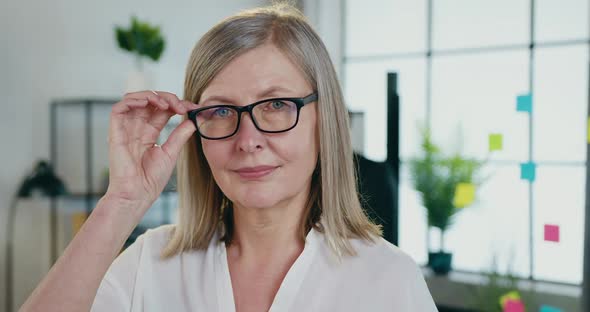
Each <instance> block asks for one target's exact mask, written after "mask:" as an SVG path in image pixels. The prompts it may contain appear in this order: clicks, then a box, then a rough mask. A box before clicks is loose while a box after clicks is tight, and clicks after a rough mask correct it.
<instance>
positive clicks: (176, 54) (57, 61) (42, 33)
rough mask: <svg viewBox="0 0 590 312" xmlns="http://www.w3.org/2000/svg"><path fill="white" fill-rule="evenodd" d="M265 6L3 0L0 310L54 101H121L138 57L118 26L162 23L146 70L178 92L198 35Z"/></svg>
mask: <svg viewBox="0 0 590 312" xmlns="http://www.w3.org/2000/svg"><path fill="white" fill-rule="evenodd" d="M266 3H268V1H266V0H240V1H234V0H217V1H205V0H193V1H188V0H174V1H165V2H164V1H138V0H131V1H115V0H103V1H75V0H56V1H31V0H21V1H17V0H3V1H0V29H2V31H1V32H0V108H1V109H2V111H1V113H0V144H1V146H2V147H0V163H2V164H3V165H2V166H0V268H1V269H0V310H3V309H4V295H5V281H6V278H5V276H4V262H5V254H4V247H5V233H4V229H5V228H6V227H5V226H6V223H5V222H6V218H7V217H6V213H7V210H8V205H9V203H10V197H11V196H12V194H13V193H14V192H15V190H16V188H17V183H19V181H20V180H21V179H22V177H23V175H24V174H25V173H26V172H28V171H29V170H31V168H32V166H33V163H34V162H35V161H36V160H37V159H39V158H45V159H48V158H49V102H50V101H51V100H52V99H55V98H64V97H72V96H76V97H87V96H100V97H109V98H112V97H114V98H118V97H120V96H121V95H122V93H123V89H124V86H125V79H126V78H127V74H128V73H129V71H130V70H131V69H132V66H133V59H132V57H131V56H129V55H127V54H126V53H124V52H123V51H121V50H119V48H118V47H117V46H116V42H115V40H114V31H113V27H114V25H122V26H127V25H128V24H129V17H130V15H131V14H137V16H138V17H139V18H142V19H147V20H149V21H150V22H152V23H155V24H158V25H161V27H162V31H163V33H164V34H165V36H166V40H167V47H166V50H165V52H164V54H163V56H162V58H161V60H160V62H159V63H158V64H150V65H149V66H147V69H148V70H149V71H151V72H152V73H153V77H154V88H155V89H159V90H167V91H170V92H174V93H177V94H179V95H180V94H181V93H182V83H183V79H184V69H185V65H186V61H187V59H188V56H189V53H190V51H191V49H192V47H193V45H194V44H195V43H196V41H197V40H198V39H199V37H200V36H201V35H202V34H203V33H204V32H205V31H207V30H208V29H209V28H210V27H211V26H212V25H214V24H215V23H216V22H217V21H219V20H220V19H221V18H223V17H225V16H227V15H230V14H232V13H235V12H236V11H238V10H240V9H243V8H248V7H252V6H257V5H261V4H266ZM73 157H76V155H74V156H73ZM78 157H80V158H81V157H82V155H79V156H78ZM26 219H27V218H24V219H23V220H26ZM28 219H29V220H30V219H31V218H28ZM18 226H27V225H25V224H18ZM25 247H26V246H25ZM19 248H20V247H19ZM37 259H39V258H37ZM15 260H16V261H17V262H18V261H19V260H21V259H15ZM22 260H26V259H22ZM29 260H30V259H29ZM27 261H28V260H27ZM41 262H43V261H41ZM39 265H40V267H43V265H44V264H43V263H39ZM19 278H21V277H19V276H16V279H19ZM17 291H18V290H17ZM16 303H17V304H20V302H16Z"/></svg>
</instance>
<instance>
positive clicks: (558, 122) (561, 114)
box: [533, 45, 588, 161]
mask: <svg viewBox="0 0 590 312" xmlns="http://www.w3.org/2000/svg"><path fill="white" fill-rule="evenodd" d="M534 73H535V79H534V89H533V90H534V94H533V118H534V120H533V122H534V127H533V131H534V135H533V155H534V159H535V160H537V161H585V160H586V142H587V141H586V133H587V128H586V127H587V123H586V120H587V118H586V112H587V110H588V108H587V106H588V104H587V103H588V47H587V45H583V46H569V47H552V48H539V49H537V50H536V54H535V71H534Z"/></svg>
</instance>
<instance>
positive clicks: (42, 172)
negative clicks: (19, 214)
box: [5, 160, 67, 312]
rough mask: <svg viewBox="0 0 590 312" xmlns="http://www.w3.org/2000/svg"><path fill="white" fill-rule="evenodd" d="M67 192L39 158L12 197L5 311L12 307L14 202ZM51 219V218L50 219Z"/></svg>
mask: <svg viewBox="0 0 590 312" xmlns="http://www.w3.org/2000/svg"><path fill="white" fill-rule="evenodd" d="M65 194H67V190H66V187H65V185H64V183H63V182H62V181H61V180H60V179H59V178H58V177H57V176H56V175H55V173H54V172H53V168H52V167H51V165H50V164H49V163H48V162H47V161H44V160H40V161H39V162H38V163H37V165H36V166H35V169H34V170H33V171H32V172H31V174H29V175H28V176H27V177H26V178H25V179H24V181H23V182H22V184H21V185H20V187H19V188H18V190H17V193H16V194H15V196H14V197H13V198H12V202H11V204H10V207H9V209H10V210H9V211H8V224H7V226H6V272H5V276H6V312H10V311H12V309H13V306H12V305H13V304H12V299H13V282H14V281H13V273H14V272H13V271H12V261H13V259H12V258H13V239H14V237H13V235H14V223H15V221H16V204H17V202H18V199H19V198H31V197H37V196H41V197H52V198H54V197H57V196H60V195H65ZM53 208H54V207H53V206H52V219H53V218H55V217H56V216H54V215H55V211H53V210H54V209H53ZM52 221H53V220H52ZM51 227H52V230H51V240H52V242H54V241H55V229H54V227H55V222H52V223H51Z"/></svg>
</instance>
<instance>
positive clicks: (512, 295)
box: [500, 290, 520, 309]
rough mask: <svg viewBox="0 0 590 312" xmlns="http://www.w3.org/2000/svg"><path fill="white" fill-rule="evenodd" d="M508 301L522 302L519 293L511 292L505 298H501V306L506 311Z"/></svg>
mask: <svg viewBox="0 0 590 312" xmlns="http://www.w3.org/2000/svg"><path fill="white" fill-rule="evenodd" d="M508 300H515V301H516V300H520V294H519V293H518V291H516V290H515V291H511V292H509V293H507V294H505V295H504V296H502V297H500V305H501V306H502V309H504V305H505V304H506V301H508Z"/></svg>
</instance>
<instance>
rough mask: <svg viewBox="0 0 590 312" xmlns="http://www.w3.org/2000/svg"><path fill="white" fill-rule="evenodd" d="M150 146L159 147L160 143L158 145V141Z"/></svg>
mask: <svg viewBox="0 0 590 312" xmlns="http://www.w3.org/2000/svg"><path fill="white" fill-rule="evenodd" d="M152 147H161V146H160V145H158V143H154V146H152Z"/></svg>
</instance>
